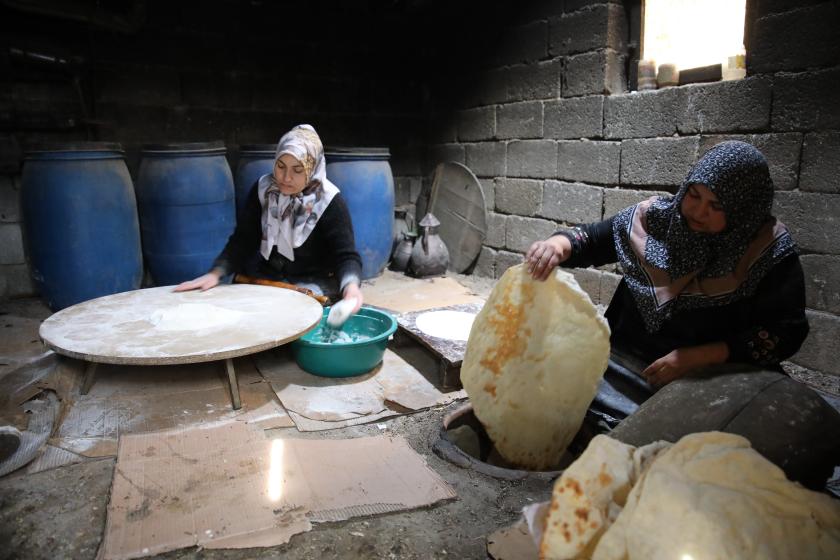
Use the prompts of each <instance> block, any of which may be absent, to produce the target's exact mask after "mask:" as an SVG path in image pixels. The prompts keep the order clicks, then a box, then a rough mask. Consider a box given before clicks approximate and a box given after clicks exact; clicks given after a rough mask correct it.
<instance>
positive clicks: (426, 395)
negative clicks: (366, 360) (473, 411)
mask: <svg viewBox="0 0 840 560" xmlns="http://www.w3.org/2000/svg"><path fill="white" fill-rule="evenodd" d="M257 368H258V369H259V371H260V373H262V375H263V377H265V378H266V379H267V380H268V381H269V382H270V383H271V386H272V388H273V389H274V391H275V392H276V393H277V396H278V398H279V399H280V402H281V403H283V406H284V407H285V409H286V410H287V411H288V413H289V416H290V417H291V419H292V420H293V421H294V423H295V425H296V426H297V428H298V430H300V431H302V432H308V431H318V430H330V429H335V428H343V427H346V426H352V425H355V424H363V423H367V422H373V421H374V420H379V419H382V418H385V417H388V416H396V415H398V414H406V413H410V412H415V411H417V410H421V409H424V408H429V407H432V406H436V405H443V404H447V403H450V402H452V401H453V400H457V399H459V398H466V393H464V391H462V390H461V391H452V392H449V393H442V392H441V391H439V390H438V389H437V388H436V387H435V386H434V385H433V384H432V383H430V382H429V380H428V379H426V378H425V377H424V376H423V374H421V373H420V372H419V371H417V370H416V369H415V368H414V367H413V366H411V365H410V364H409V363H408V362H406V361H405V360H403V359H402V358H401V357H399V356H398V355H397V354H395V353H394V352H392V351H390V350H385V355H384V357H383V360H382V364H381V365H380V366H379V367H377V368H376V369H374V370H373V371H372V372H370V373H367V374H365V375H362V376H359V377H346V378H332V377H318V376H316V375H312V374H309V373H307V372H305V371H303V370H302V369H300V367H298V365H297V364H296V363H295V361H294V359H293V358H292V355H291V353H290V352H288V351H285V350H277V351H274V352H265V353H263V354H260V355H259V356H257Z"/></svg>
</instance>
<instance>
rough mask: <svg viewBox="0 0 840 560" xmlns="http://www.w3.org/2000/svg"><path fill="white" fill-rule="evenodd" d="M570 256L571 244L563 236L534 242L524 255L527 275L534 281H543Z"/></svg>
mask: <svg viewBox="0 0 840 560" xmlns="http://www.w3.org/2000/svg"><path fill="white" fill-rule="evenodd" d="M571 254H572V244H571V242H570V241H569V239H568V238H567V237H566V236H564V235H554V236H552V237H549V238H548V239H546V240H545V241H535V242H534V244H533V245H531V247H530V248H529V249H528V252H527V253H526V254H525V263H526V264H527V266H528V273H529V274H530V275H531V276H533V277H534V279H535V280H539V281H541V282H542V281H543V280H545V279H546V278H548V275H549V274H550V273H551V271H552V270H554V267H556V266H557V265H559V264H560V263H561V262H564V261H566V260H568V258H569V257H570V256H571Z"/></svg>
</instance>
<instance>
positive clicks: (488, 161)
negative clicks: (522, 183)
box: [465, 142, 507, 177]
mask: <svg viewBox="0 0 840 560" xmlns="http://www.w3.org/2000/svg"><path fill="white" fill-rule="evenodd" d="M465 148H466V161H467V163H466V165H467V167H469V168H470V171H472V172H473V173H475V174H476V176H478V177H498V176H500V175H504V174H505V172H506V167H507V166H506V164H505V161H506V154H507V147H506V146H505V143H504V142H481V143H479V144H466V145H465Z"/></svg>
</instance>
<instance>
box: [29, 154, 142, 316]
mask: <svg viewBox="0 0 840 560" xmlns="http://www.w3.org/2000/svg"><path fill="white" fill-rule="evenodd" d="M21 211H22V215H23V226H24V231H25V238H26V241H27V249H28V254H29V260H30V263H31V266H32V277H33V279H34V281H35V285H36V286H37V288H38V290H39V292H40V293H41V297H42V298H43V299H44V301H45V302H46V303H47V305H48V306H49V307H50V309H52V310H53V311H58V310H59V309H63V308H65V307H68V306H70V305H74V304H76V303H79V302H82V301H86V300H89V299H93V298H97V297H100V296H106V295H109V294H115V293H118V292H125V291H128V290H136V289H137V288H139V287H140V282H141V280H142V279H143V260H142V257H141V252H140V227H139V225H138V223H137V203H136V201H135V199H134V188H133V187H132V185H131V176H130V175H129V173H128V168H127V167H126V165H125V154H124V152H123V149H122V146H120V145H119V144H114V143H108V142H74V143H66V144H53V145H44V146H38V147H33V148H32V149H31V150H28V151H27V152H26V154H25V157H24V165H23V177H22V184H21Z"/></svg>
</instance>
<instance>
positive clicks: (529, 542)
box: [487, 519, 539, 560]
mask: <svg viewBox="0 0 840 560" xmlns="http://www.w3.org/2000/svg"><path fill="white" fill-rule="evenodd" d="M487 555H488V556H490V558H492V559H493V560H537V558H539V549H538V548H537V545H536V544H534V539H533V538H532V537H531V533H530V532H529V531H528V524H527V523H525V520H524V519H520V520H519V521H517V522H516V523H514V524H513V525H511V526H509V527H504V528H502V529H499V530H498V531H496V532H494V533H491V534H490V535H489V536H488V537H487Z"/></svg>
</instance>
